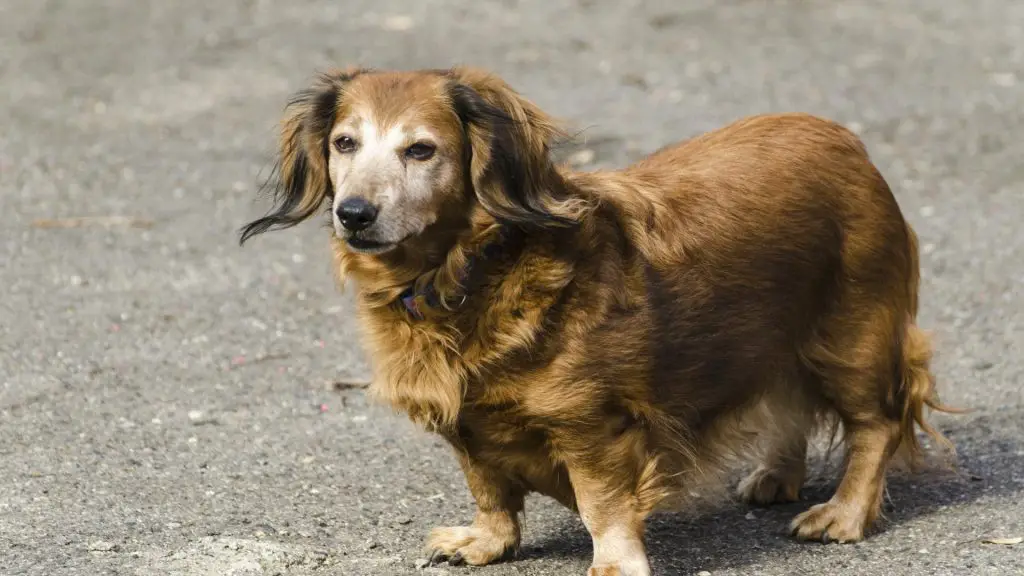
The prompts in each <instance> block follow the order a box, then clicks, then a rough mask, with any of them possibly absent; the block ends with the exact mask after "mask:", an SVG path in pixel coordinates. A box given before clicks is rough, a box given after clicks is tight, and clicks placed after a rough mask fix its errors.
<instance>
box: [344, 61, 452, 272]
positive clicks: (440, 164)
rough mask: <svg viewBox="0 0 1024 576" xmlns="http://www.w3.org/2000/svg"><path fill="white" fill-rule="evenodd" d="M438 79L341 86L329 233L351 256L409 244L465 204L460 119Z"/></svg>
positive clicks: (357, 81) (367, 78)
mask: <svg viewBox="0 0 1024 576" xmlns="http://www.w3.org/2000/svg"><path fill="white" fill-rule="evenodd" d="M447 90H448V86H447V82H446V80H445V79H444V78H443V77H440V76H437V77H432V76H425V77H408V76H406V77H402V76H398V77H396V76H393V75H364V76H362V77H361V78H360V77H357V78H354V79H353V80H352V81H351V82H350V83H349V84H348V86H346V87H345V89H344V93H343V95H342V97H341V98H340V99H339V103H338V107H337V109H336V112H335V122H334V126H333V127H332V129H331V131H330V133H329V136H328V141H329V145H328V146H327V149H328V152H327V154H328V160H327V169H328V174H329V178H330V185H331V187H332V189H333V191H334V198H333V203H332V218H333V222H334V230H335V233H336V235H337V236H338V237H339V238H342V239H344V240H345V242H346V244H347V246H348V248H349V249H351V250H352V251H354V252H360V253H368V254H380V253H383V252H387V251H389V250H391V249H393V248H394V247H396V246H398V245H399V244H401V243H402V242H407V241H410V240H415V239H416V238H418V237H419V236H420V235H421V234H423V233H424V231H425V230H426V229H427V227H428V226H430V225H431V224H434V223H436V222H438V221H439V220H441V219H442V217H443V216H444V215H446V214H450V213H455V212H461V210H459V208H460V207H462V206H463V205H464V204H465V202H466V191H465V187H464V186H463V185H462V182H463V181H464V163H465V142H464V135H463V127H462V122H461V120H460V119H459V117H458V115H457V113H456V111H455V109H454V107H453V103H452V101H451V99H450V97H449V96H448V93H447Z"/></svg>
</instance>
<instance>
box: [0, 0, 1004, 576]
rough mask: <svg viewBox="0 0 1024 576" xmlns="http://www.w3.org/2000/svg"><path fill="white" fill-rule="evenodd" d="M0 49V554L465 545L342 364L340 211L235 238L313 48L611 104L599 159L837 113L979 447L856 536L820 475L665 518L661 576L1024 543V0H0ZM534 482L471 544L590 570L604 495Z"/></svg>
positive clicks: (423, 468)
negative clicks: (898, 212) (738, 125)
mask: <svg viewBox="0 0 1024 576" xmlns="http://www.w3.org/2000/svg"><path fill="white" fill-rule="evenodd" d="M0 54H2V57H0V126H2V129H0V206H2V210H0V574H3V575H5V576H6V575H15V574H27V575H65V574H83V575H100V574H138V575H151V574H178V575H190V576H191V575H203V576H205V575H211V576H212V575H230V576H243V575H246V576H251V575H260V574H267V575H269V574H282V575H287V576H293V575H307V574H309V575H311V574H345V575H353V574H354V575H370V574H417V573H420V574H453V575H457V574H463V573H469V571H470V570H469V569H467V568H452V567H447V566H442V567H437V568H428V569H425V570H423V569H418V568H417V567H416V565H417V560H418V559H419V558H420V557H421V556H420V552H419V547H420V544H421V542H422V537H423V536H424V534H425V533H426V532H427V530H428V529H430V528H431V527H433V526H435V525H439V524H453V523H463V522H465V521H467V520H468V519H469V518H470V515H471V511H472V506H471V500H470V498H469V495H468V492H467V490H466V489H465V487H464V484H463V480H462V478H461V476H460V474H459V473H458V472H457V469H456V464H455V462H454V459H453V458H452V457H451V455H450V454H449V453H448V451H447V450H446V449H445V448H444V447H443V446H442V445H441V443H440V442H439V441H438V440H436V439H434V438H432V437H430V436H427V435H425V434H423V433H420V432H418V431H416V430H414V429H413V427H412V426H411V425H409V424H407V423H406V421H405V420H404V419H403V418H402V417H400V416H396V415H393V414H391V412H390V411H389V410H387V409H384V408H382V407H379V406H373V405H369V404H368V403H367V402H366V401H365V400H364V398H363V396H362V393H361V392H360V391H359V390H347V391H340V392H339V391H336V390H334V389H332V383H333V382H335V381H338V380H345V379H353V378H356V379H358V378H360V377H363V376H364V375H365V373H366V360H365V358H364V357H363V356H362V354H361V352H360V347H359V345H358V341H357V338H358V337H357V333H356V331H355V329H354V326H353V322H352V319H351V316H352V307H351V301H350V299H349V297H348V296H346V295H344V294H342V293H339V292H338V291H337V290H336V289H335V285H334V283H333V280H332V278H331V272H330V267H329V264H330V261H329V257H328V252H327V246H326V244H327V243H326V240H327V232H326V231H325V230H324V229H323V228H322V227H321V226H319V225H317V224H312V223H311V224H308V225H306V226H303V227H301V228H299V229H296V230H293V231H290V232H283V233H277V234H271V235H268V236H263V237H261V238H259V239H258V240H256V241H254V242H253V243H252V244H250V245H248V246H247V247H246V248H245V249H244V250H243V249H239V248H238V247H237V245H236V236H235V231H236V229H237V228H238V226H239V225H241V224H242V223H243V222H245V221H246V220H247V219H249V218H251V217H253V216H257V215H259V214H261V213H262V211H263V210H264V209H265V208H266V207H267V206H266V204H263V203H259V202H257V201H256V188H257V187H258V185H259V183H260V182H261V172H262V173H264V174H265V172H266V169H267V168H268V167H269V164H268V163H269V161H270V159H271V152H272V150H273V144H274V142H273V136H274V130H275V123H276V121H277V118H278V114H279V112H280V110H281V106H282V104H283V103H284V101H285V100H286V98H287V96H288V94H289V93H290V92H291V91H293V90H295V89H298V88H300V87H302V86H303V85H304V84H305V83H306V81H307V80H308V79H309V78H310V77H311V75H312V74H313V73H314V72H315V71H316V70H321V69H324V68H326V67H328V66H331V65H335V64H350V63H361V64H368V65H373V66H377V67H385V68H386V67H398V68H414V67H423V66H431V67H436V66H448V65H451V64H453V63H458V62H463V63H471V64H477V65H481V66H485V67H489V68H492V69H494V70H496V71H498V72H499V73H501V74H503V75H505V76H506V77H507V78H508V79H509V80H510V81H511V82H512V83H513V84H514V85H515V86H517V87H518V88H520V89H521V91H523V92H524V93H525V94H527V95H528V96H529V97H531V98H534V99H535V100H536V101H538V102H539V103H540V104H541V105H543V106H544V107H546V108H548V109H549V110H551V111H552V112H554V113H556V114H558V115H560V116H562V117H564V118H566V119H568V120H569V121H571V122H573V123H575V125H577V126H578V127H580V128H585V129H586V130H585V131H584V132H583V136H584V138H585V141H583V140H582V139H581V142H580V144H579V145H578V146H579V147H581V148H583V149H584V150H589V152H586V151H585V152H581V153H579V154H577V155H576V156H575V158H577V159H578V160H579V161H581V162H583V161H587V160H590V164H591V165H593V166H616V165H622V164H623V163H625V162H627V161H629V160H631V159H635V158H636V157H638V156H639V155H641V154H643V153H644V152H648V151H651V150H653V149H655V148H657V147H658V146H660V145H662V144H665V143H667V142H670V141H672V140H675V139H679V138H682V137H686V136H690V135H693V134H696V133H698V132H700V131H703V130H706V129H710V128H713V127H716V126H718V125H720V124H722V123H725V122H727V121H729V120H732V119H735V118H737V117H739V116H741V115H745V114H749V113H755V112H764V111H777V110H803V111H809V112H814V113H820V114H825V115H828V116H831V117H833V118H835V119H837V120H840V121H842V122H844V123H846V124H847V125H849V126H851V127H853V128H854V129H855V130H857V131H858V132H859V133H860V134H862V135H863V137H864V139H865V140H866V142H867V143H868V145H869V147H870V149H871V152H872V154H873V156H874V157H875V158H876V159H877V162H878V163H879V165H880V167H881V168H882V170H883V172H884V174H885V175H886V177H887V178H888V179H889V180H890V182H891V183H892V185H893V187H894V188H895V190H896V193H897V195H898V199H899V201H900V202H901V204H902V206H903V207H904V209H905V211H906V213H907V215H908V217H909V219H910V220H911V221H912V223H913V224H914V226H916V227H917V229H918V232H919V234H920V236H921V239H922V247H923V267H924V286H923V291H924V293H923V296H922V306H923V310H922V316H923V317H922V323H923V324H924V325H926V326H927V327H928V328H931V329H933V330H934V331H935V334H936V336H937V338H938V343H939V352H938V359H937V365H936V369H937V372H938V374H939V376H940V379H941V386H942V391H943V394H944V398H945V399H946V400H947V401H948V402H950V403H952V404H955V405H959V406H966V407H971V408H974V409H975V412H974V413H972V414H969V415H965V416H956V417H948V416H944V417H942V418H939V419H938V422H939V423H940V424H941V427H942V429H943V430H945V431H946V432H947V433H948V434H949V436H950V437H951V438H952V439H953V440H954V441H955V442H956V443H957V445H958V447H959V450H960V470H959V472H958V473H956V474H948V473H945V474H943V473H931V474H925V475H922V476H914V477H904V476H898V475H897V476H895V477H894V478H893V481H892V483H891V485H890V489H889V495H888V496H889V499H888V503H887V517H888V522H887V523H885V524H884V525H883V527H882V528H883V529H882V530H881V531H880V532H879V533H878V534H876V535H875V536H873V537H872V538H870V539H869V540H868V541H866V542H864V543H861V544H858V545H852V546H838V545H830V546H823V545H820V544H810V545H806V544H805V545H802V544H797V543H795V542H791V541H790V540H789V539H788V538H787V537H786V536H785V535H784V534H783V532H784V529H785V526H786V524H787V522H788V521H789V519H790V518H791V517H792V516H793V515H794V514H796V513H797V512H799V511H800V510H801V509H802V508H803V507H804V506H806V505H807V504H800V505H792V506H784V507H781V508H778V509H771V510H768V511H763V510H753V511H752V510H747V509H745V508H743V507H742V506H741V505H739V504H737V503H734V502H725V503H720V504H718V505H716V506H714V507H712V508H711V509H710V511H705V512H701V513H699V514H690V515H663V516H659V517H657V518H655V519H654V520H652V522H651V528H650V534H649V548H650V552H651V555H652V558H653V564H654V568H655V570H656V572H657V573H659V574H697V573H702V572H706V573H710V574H715V575H718V574H765V575H768V574H773V575H775V574H777V575H783V574H825V573H835V574H885V575H887V576H896V575H905V574H906V575H909V574H922V575H923V574H929V575H930V574H1020V573H1024V568H1022V566H1024V545H1017V546H1010V545H1000V544H986V543H984V542H983V540H984V539H986V538H994V537H1018V536H1024V504H1022V502H1021V500H1022V496H1024V438H1022V436H1024V407H1022V400H1024V393H1022V389H1024V233H1022V232H1021V231H1020V230H1021V224H1020V222H1021V219H1022V218H1024V141H1022V140H1021V137H1020V135H1021V134H1024V3H1021V2H1017V1H1014V0H975V1H974V2H973V3H967V2H954V1H951V0H942V1H939V0H888V1H886V0H861V1H856V2H855V1H841V0H836V1H834V2H821V3H810V2H806V3H805V2H800V1H798V0H791V1H784V0H757V1H755V0H724V1H717V2H716V1H712V0H701V1H692V2H685V3H683V2H677V1H674V0H652V1H647V2H639V1H636V0H624V1H619V0H575V1H573V0H543V1H541V0H536V1H516V0H503V1H498V2H477V1H473V0H425V1H422V2H406V1H402V0H387V1H385V0H343V1H340V2H339V1H333V2H330V1H326V0H309V1H304V2H270V1H262V0H247V1H241V0H239V1H224V2H216V3H214V2H207V1H200V0H177V1H175V2H167V1H156V0H91V1H86V0H79V1H77V2H69V1H56V0H50V1H45V0H37V1H34V2H28V1H16V0H0ZM569 152H572V150H569ZM588 157H589V158H588ZM112 216H116V217H118V219H114V220H109V219H108V220H103V218H108V217H112ZM70 218H91V219H86V220H67V219H70ZM62 226H63V227H62ZM833 470H834V464H833V465H832V467H827V466H825V465H823V464H821V463H820V461H819V463H818V465H817V466H816V468H815V475H814V478H812V481H811V483H810V485H809V486H808V488H807V490H806V492H805V498H806V499H807V500H808V501H809V502H813V501H816V500H822V499H824V498H827V497H828V495H829V491H830V489H831V488H832V487H834V485H835V478H834V474H833V473H832V472H833ZM528 506H529V509H528V516H527V524H526V531H525V541H524V547H523V551H522V557H521V558H520V559H519V560H518V561H516V562H513V563H507V564H503V565H500V566H495V567H490V568H484V569H479V570H472V572H473V573H474V574H480V575H481V576H484V575H488V576H490V575H495V576H497V575H510V574H583V573H584V572H585V570H586V567H587V565H588V560H589V547H590V542H589V538H588V537H587V535H586V533H585V532H584V530H583V528H582V526H581V524H580V522H579V521H578V520H577V519H575V518H574V517H572V516H571V515H570V514H568V513H566V512H564V511H562V510H560V509H558V508H556V506H555V505H554V504H553V503H551V502H550V501H547V500H544V499H541V498H533V499H531V500H530V501H529V502H528Z"/></svg>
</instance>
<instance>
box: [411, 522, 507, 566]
mask: <svg viewBox="0 0 1024 576" xmlns="http://www.w3.org/2000/svg"><path fill="white" fill-rule="evenodd" d="M518 547H519V542H518V541H517V540H516V538H515V537H514V536H508V537H502V536H500V535H498V534H494V533H492V532H488V531H486V530H482V529H481V528H479V527H477V526H450V527H444V528H434V529H433V530H432V531H431V532H430V536H428V537H427V550H428V551H429V553H430V563H431V564H438V563H440V562H444V561H446V560H447V561H448V563H449V564H451V565H453V566H457V565H461V564H469V565H471V566H483V565H485V564H490V563H492V562H497V561H498V560H503V559H505V558H507V557H508V556H510V555H511V554H513V553H515V550H516V549H517V548H518Z"/></svg>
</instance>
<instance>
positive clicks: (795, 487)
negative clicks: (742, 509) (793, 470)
mask: <svg viewBox="0 0 1024 576" xmlns="http://www.w3.org/2000/svg"><path fill="white" fill-rule="evenodd" d="M802 486H803V480H802V479H801V478H799V477H797V476H793V477H786V476H785V475H784V474H782V473H780V472H778V471H775V470H768V469H764V468H758V469H757V470H754V472H752V473H751V474H750V476H747V477H746V479H744V480H743V481H742V482H740V485H739V487H738V488H737V489H736V492H737V493H738V494H739V497H740V499H741V500H743V502H745V503H747V504H753V505H756V506H768V505H771V504H782V503H785V502H796V501H798V500H800V488H801V487H802Z"/></svg>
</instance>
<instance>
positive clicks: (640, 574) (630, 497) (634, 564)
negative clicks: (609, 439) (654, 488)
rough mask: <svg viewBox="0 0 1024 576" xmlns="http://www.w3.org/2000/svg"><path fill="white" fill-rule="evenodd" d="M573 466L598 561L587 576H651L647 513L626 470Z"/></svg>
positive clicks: (571, 472)
mask: <svg viewBox="0 0 1024 576" xmlns="http://www.w3.org/2000/svg"><path fill="white" fill-rule="evenodd" d="M588 464H589V465H580V464H576V465H573V464H572V463H570V464H569V478H570V480H571V481H572V486H573V491H574V492H575V494H576V506H577V507H578V508H579V512H580V518H582V520H583V525H584V526H586V527H587V531H588V532H590V537H591V538H592V539H593V541H594V560H593V563H592V564H591V566H590V570H588V571H587V576H650V574H651V568H650V565H649V564H648V561H647V552H646V550H645V549H644V541H643V538H644V521H645V519H646V516H647V511H645V510H643V509H642V507H641V505H640V499H639V498H637V494H636V493H635V490H631V489H628V488H625V487H624V486H628V485H632V486H636V484H635V482H632V481H628V480H627V481H625V482H623V480H624V476H626V475H623V474H619V473H620V472H623V471H624V470H625V469H626V468H627V465H626V463H625V462H621V461H620V463H619V465H620V466H622V468H623V470H614V469H607V468H605V469H600V468H597V467H594V466H593V464H592V462H588Z"/></svg>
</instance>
